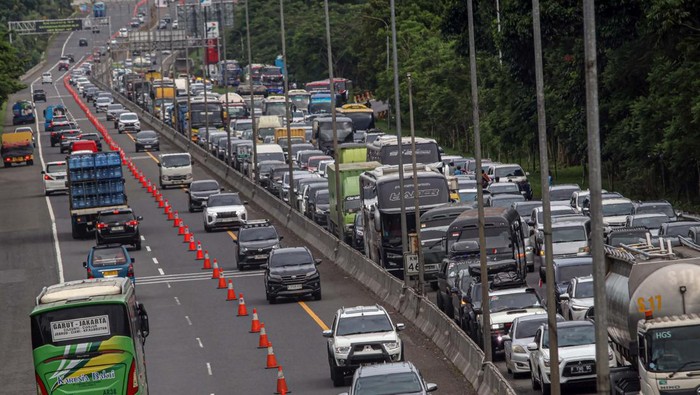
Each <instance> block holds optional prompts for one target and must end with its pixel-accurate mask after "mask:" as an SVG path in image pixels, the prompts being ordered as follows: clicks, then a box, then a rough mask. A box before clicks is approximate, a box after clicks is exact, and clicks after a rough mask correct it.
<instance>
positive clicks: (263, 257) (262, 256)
mask: <svg viewBox="0 0 700 395" xmlns="http://www.w3.org/2000/svg"><path fill="white" fill-rule="evenodd" d="M253 259H267V255H255V256H253Z"/></svg>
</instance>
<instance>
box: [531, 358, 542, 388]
mask: <svg viewBox="0 0 700 395" xmlns="http://www.w3.org/2000/svg"><path fill="white" fill-rule="evenodd" d="M530 373H531V374H530V382H531V383H532V389H533V390H538V389H540V383H538V382H537V379H535V377H536V375H535V369H534V367H533V366H532V364H530Z"/></svg>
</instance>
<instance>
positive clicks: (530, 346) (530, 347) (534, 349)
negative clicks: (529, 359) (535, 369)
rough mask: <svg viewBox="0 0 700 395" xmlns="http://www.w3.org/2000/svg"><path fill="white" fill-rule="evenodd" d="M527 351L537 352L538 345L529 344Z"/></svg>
mask: <svg viewBox="0 0 700 395" xmlns="http://www.w3.org/2000/svg"><path fill="white" fill-rule="evenodd" d="M527 350H528V351H537V343H534V342H533V343H528V345H527Z"/></svg>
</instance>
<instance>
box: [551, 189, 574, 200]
mask: <svg viewBox="0 0 700 395" xmlns="http://www.w3.org/2000/svg"><path fill="white" fill-rule="evenodd" d="M578 190H579V189H578V188H574V187H571V188H554V189H552V190H550V191H549V198H550V199H551V200H569V199H571V195H572V194H573V193H574V192H576V191H578Z"/></svg>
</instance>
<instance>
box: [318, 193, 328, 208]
mask: <svg viewBox="0 0 700 395" xmlns="http://www.w3.org/2000/svg"><path fill="white" fill-rule="evenodd" d="M328 198H329V195H328V192H327V191H326V192H319V193H317V194H316V204H317V205H319V204H328V203H329V200H328Z"/></svg>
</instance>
